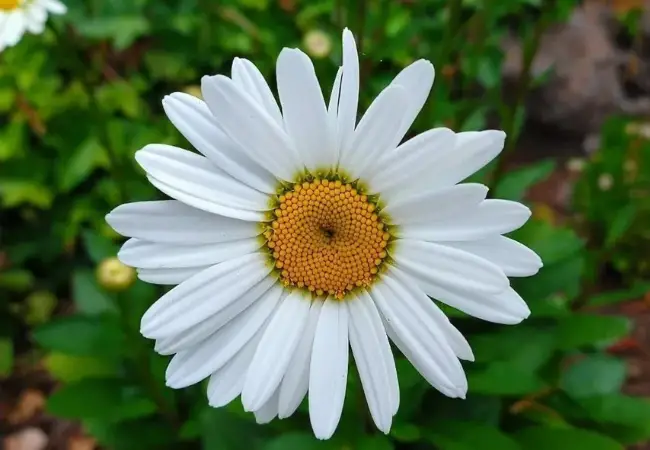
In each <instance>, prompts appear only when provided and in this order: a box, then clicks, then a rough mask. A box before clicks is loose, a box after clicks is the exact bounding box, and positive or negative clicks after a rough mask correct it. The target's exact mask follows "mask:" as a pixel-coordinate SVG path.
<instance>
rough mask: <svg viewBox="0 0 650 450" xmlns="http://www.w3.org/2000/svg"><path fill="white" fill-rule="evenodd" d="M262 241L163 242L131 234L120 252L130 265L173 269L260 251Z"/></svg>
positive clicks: (119, 256)
mask: <svg viewBox="0 0 650 450" xmlns="http://www.w3.org/2000/svg"><path fill="white" fill-rule="evenodd" d="M261 245H262V243H261V242H260V240H259V239H256V238H247V239H240V240H237V241H230V242H217V243H214V244H202V245H177V244H159V243H156V242H149V241H143V240H140V239H135V238H131V239H129V240H128V241H126V242H125V243H124V245H123V246H122V248H121V249H120V251H119V253H118V254H117V256H118V258H119V259H120V261H122V262H123V263H124V264H126V265H127V266H132V267H138V268H144V269H172V268H186V267H197V266H199V265H201V266H208V265H213V264H218V263H220V262H223V261H228V260H229V259H233V258H236V257H238V256H243V255H247V254H249V253H253V252H256V251H257V250H258V249H259V248H260V246H261Z"/></svg>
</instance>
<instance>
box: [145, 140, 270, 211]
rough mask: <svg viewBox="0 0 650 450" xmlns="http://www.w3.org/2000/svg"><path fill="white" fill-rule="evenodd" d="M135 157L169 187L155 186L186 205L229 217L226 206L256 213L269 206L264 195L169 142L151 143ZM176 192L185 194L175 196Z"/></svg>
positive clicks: (202, 157) (148, 172)
mask: <svg viewBox="0 0 650 450" xmlns="http://www.w3.org/2000/svg"><path fill="white" fill-rule="evenodd" d="M135 158H136V160H137V161H138V163H139V164H140V166H142V168H143V169H144V170H145V171H146V172H147V174H148V175H149V176H150V177H151V178H154V179H155V180H157V181H159V182H161V183H162V184H163V185H166V186H169V187H171V188H172V189H173V190H169V192H168V190H166V189H163V188H161V187H159V186H156V187H159V188H160V189H161V190H162V191H163V192H165V193H166V194H168V195H170V196H172V197H176V199H177V200H180V201H182V202H183V203H186V204H189V205H190V206H194V207H196V208H199V209H203V210H206V211H208V212H214V213H217V214H220V213H222V212H223V214H222V215H225V216H230V215H229V214H228V210H229V209H235V210H245V211H251V212H256V213H257V212H260V211H266V210H268V209H269V207H270V206H269V202H268V196H267V195H266V194H263V193H261V192H259V191H256V190H255V189H252V188H250V187H248V186H246V185H244V184H242V183H241V182H239V181H237V180H235V179H234V178H232V177H231V176H230V175H228V174H226V173H225V172H222V171H220V170H219V169H217V168H216V167H215V166H214V165H213V164H212V163H210V161H209V160H208V159H207V158H205V157H204V156H200V155H197V154H195V153H191V152H188V151H186V150H182V149H179V148H176V147H172V146H169V145H162V144H151V145H147V146H146V147H144V148H143V149H142V150H140V151H138V152H137V153H136V154H135ZM154 185H155V184H154ZM163 187H164V186H163ZM176 191H179V192H182V193H184V194H185V195H186V197H184V198H179V197H178V196H175V195H174V193H175V192H176ZM187 198H191V199H193V202H192V203H190V202H188V201H187ZM206 204H207V205H209V206H210V209H208V207H206V206H205V205H206ZM220 208H221V209H220ZM235 218H237V217H235Z"/></svg>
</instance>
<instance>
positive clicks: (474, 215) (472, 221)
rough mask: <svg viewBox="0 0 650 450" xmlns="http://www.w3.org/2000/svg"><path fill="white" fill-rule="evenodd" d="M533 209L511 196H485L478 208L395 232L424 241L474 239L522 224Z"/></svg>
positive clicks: (506, 230)
mask: <svg viewBox="0 0 650 450" xmlns="http://www.w3.org/2000/svg"><path fill="white" fill-rule="evenodd" d="M530 215H531V212H530V209H528V208H527V207H526V206H524V205H522V204H521V203H517V202H513V201H509V200H492V199H488V200H484V201H483V202H481V204H479V205H478V207H477V208H474V209H470V210H467V211H464V212H462V213H459V214H457V215H455V216H453V217H443V218H440V220H432V221H431V222H429V223H426V224H407V225H403V226H401V227H399V228H397V229H396V234H397V235H398V236H400V237H404V238H407V239H422V240H424V241H472V240H475V239H482V238H485V237H488V236H493V235H495V234H504V233H509V232H511V231H513V230H516V229H517V228H520V227H521V226H522V225H523V224H524V223H526V221H527V220H528V219H529V218H530Z"/></svg>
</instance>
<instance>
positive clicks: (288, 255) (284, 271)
mask: <svg viewBox="0 0 650 450" xmlns="http://www.w3.org/2000/svg"><path fill="white" fill-rule="evenodd" d="M273 217H274V220H273V222H272V223H271V227H270V228H269V229H268V230H267V231H266V232H265V234H264V237H265V238H266V239H267V247H268V248H269V252H270V254H271V255H272V257H273V259H274V264H275V267H276V269H278V272H279V275H280V278H281V281H282V283H283V284H284V285H285V286H295V287H298V288H305V289H307V290H308V291H309V292H313V293H315V294H317V295H324V294H329V295H332V296H335V297H337V298H339V299H342V298H343V297H345V294H346V293H347V292H349V291H351V290H352V289H354V288H355V287H362V286H369V285H370V284H371V283H372V281H373V279H374V278H375V276H376V275H377V273H378V272H379V270H378V267H379V266H381V264H382V263H383V261H384V259H385V258H386V256H387V253H386V250H385V249H386V246H387V245H388V240H389V238H390V234H389V233H387V232H386V231H385V227H384V223H383V221H382V218H381V217H380V216H379V215H378V214H377V206H376V205H375V204H374V203H372V202H371V201H370V200H369V199H368V197H367V196H366V195H362V194H360V193H359V192H358V189H356V188H355V187H354V186H353V185H352V184H345V183H343V182H341V181H340V180H334V181H332V180H327V179H315V180H313V181H305V182H302V183H297V184H295V185H294V186H293V188H292V189H290V190H288V191H287V192H285V193H284V194H283V195H280V196H279V197H278V206H277V207H276V208H275V210H274V211H273Z"/></svg>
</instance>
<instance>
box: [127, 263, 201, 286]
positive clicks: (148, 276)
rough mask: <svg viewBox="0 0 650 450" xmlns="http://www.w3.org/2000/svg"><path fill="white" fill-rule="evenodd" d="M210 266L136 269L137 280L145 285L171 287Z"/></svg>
mask: <svg viewBox="0 0 650 450" xmlns="http://www.w3.org/2000/svg"><path fill="white" fill-rule="evenodd" d="M208 267H210V266H199V267H183V268H182V269H180V268H173V269H138V270H137V272H138V278H140V279H141V280H142V281H144V282H145V283H151V284H161V285H164V286H165V285H167V286H172V285H176V284H181V283H182V282H183V281H185V280H187V279H189V278H192V277H193V276H194V275H196V274H197V273H199V272H202V271H204V270H205V269H207V268H208Z"/></svg>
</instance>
